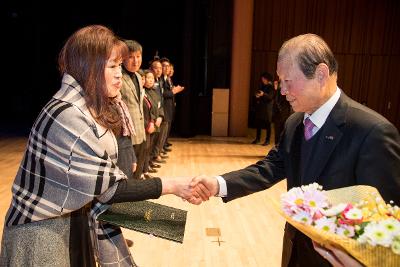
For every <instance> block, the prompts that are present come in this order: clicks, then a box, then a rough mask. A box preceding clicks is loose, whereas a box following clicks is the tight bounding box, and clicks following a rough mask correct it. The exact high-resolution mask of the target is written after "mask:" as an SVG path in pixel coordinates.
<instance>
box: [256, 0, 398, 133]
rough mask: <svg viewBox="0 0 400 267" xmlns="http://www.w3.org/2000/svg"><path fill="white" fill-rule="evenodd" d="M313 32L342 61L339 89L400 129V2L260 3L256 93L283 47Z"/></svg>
mask: <svg viewBox="0 0 400 267" xmlns="http://www.w3.org/2000/svg"><path fill="white" fill-rule="evenodd" d="M307 32H312V33H316V34H318V35H320V36H321V37H323V38H324V39H325V41H326V42H327V43H328V44H329V46H330V47H331V49H332V50H333V52H334V54H335V55H336V58H337V60H338V62H339V77H338V84H339V87H341V88H342V89H343V90H344V91H345V93H346V94H348V95H349V96H351V97H352V98H354V99H355V100H357V101H359V102H361V103H365V104H366V105H367V106H369V107H370V108H372V109H374V110H376V111H378V112H379V113H381V114H382V115H384V116H385V117H387V118H388V119H389V120H390V121H391V122H393V123H394V124H395V125H396V126H397V127H398V128H400V118H399V116H398V115H397V114H399V112H400V83H399V81H398V77H400V65H399V56H400V1H396V0H382V1H374V0H368V1H365V0H351V1H347V0H337V1H319V0H296V1H292V0H282V1H274V0H255V1H254V32H253V51H252V68H251V72H252V73H251V89H252V91H251V93H253V92H254V91H255V90H256V89H257V88H258V86H259V75H260V74H261V73H262V72H264V71H269V72H271V73H275V71H276V57H277V53H278V50H279V48H280V46H281V45H282V43H283V42H284V41H285V40H287V39H289V38H291V37H293V36H296V35H299V34H303V33H307Z"/></svg>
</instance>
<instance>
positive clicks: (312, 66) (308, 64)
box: [278, 33, 338, 79]
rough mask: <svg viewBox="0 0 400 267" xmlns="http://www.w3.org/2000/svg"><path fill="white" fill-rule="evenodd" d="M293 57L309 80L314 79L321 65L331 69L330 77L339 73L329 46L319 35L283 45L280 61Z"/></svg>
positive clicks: (311, 35)
mask: <svg viewBox="0 0 400 267" xmlns="http://www.w3.org/2000/svg"><path fill="white" fill-rule="evenodd" d="M288 56H289V57H292V59H294V62H295V63H297V64H298V65H299V68H300V70H301V71H302V72H303V74H304V76H306V77H307V78H308V79H312V78H314V75H315V70H316V68H317V66H318V65H319V64H320V63H324V64H326V65H327V66H328V68H329V75H333V74H336V75H337V72H338V63H337V61H336V59H335V56H334V55H333V53H332V51H331V49H330V48H329V46H328V44H327V43H326V42H325V41H324V40H323V39H322V38H321V37H320V36H318V35H316V34H312V33H307V34H303V35H299V36H296V37H293V38H292V39H289V40H287V41H286V42H284V43H283V45H282V47H281V49H280V50H279V54H278V61H279V60H282V59H284V58H286V57H288Z"/></svg>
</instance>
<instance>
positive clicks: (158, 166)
mask: <svg viewBox="0 0 400 267" xmlns="http://www.w3.org/2000/svg"><path fill="white" fill-rule="evenodd" d="M150 167H152V168H161V165H160V164H155V163H153V162H151V163H150Z"/></svg>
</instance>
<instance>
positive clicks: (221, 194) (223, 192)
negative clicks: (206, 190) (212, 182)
mask: <svg viewBox="0 0 400 267" xmlns="http://www.w3.org/2000/svg"><path fill="white" fill-rule="evenodd" d="M215 178H217V181H218V184H219V192H218V195H217V196H218V197H226V196H227V195H228V188H227V187H226V181H225V179H224V178H222V176H215Z"/></svg>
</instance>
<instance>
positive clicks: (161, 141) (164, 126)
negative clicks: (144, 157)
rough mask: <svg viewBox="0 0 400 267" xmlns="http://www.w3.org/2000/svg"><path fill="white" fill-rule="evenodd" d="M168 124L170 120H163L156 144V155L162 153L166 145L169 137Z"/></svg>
mask: <svg viewBox="0 0 400 267" xmlns="http://www.w3.org/2000/svg"><path fill="white" fill-rule="evenodd" d="M168 124H169V123H168V122H162V123H161V125H160V133H159V137H158V140H157V144H156V146H157V150H156V152H158V153H157V155H156V157H157V156H158V155H159V154H160V153H161V151H162V149H163V147H164V143H165V140H166V139H167V134H168Z"/></svg>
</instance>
